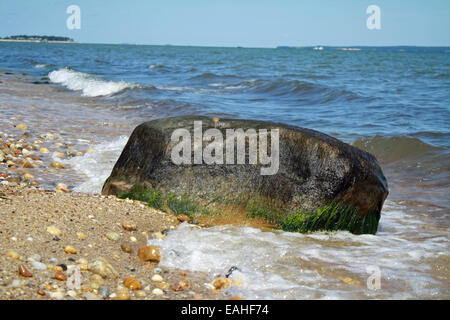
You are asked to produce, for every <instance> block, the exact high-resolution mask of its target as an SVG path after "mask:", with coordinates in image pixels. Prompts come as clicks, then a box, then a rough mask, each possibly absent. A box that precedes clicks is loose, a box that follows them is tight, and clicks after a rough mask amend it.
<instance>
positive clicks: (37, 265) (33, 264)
mask: <svg viewBox="0 0 450 320" xmlns="http://www.w3.org/2000/svg"><path fill="white" fill-rule="evenodd" d="M31 267H33V269H36V270H47V265H46V264H45V263H42V262H39V261H32V262H31Z"/></svg>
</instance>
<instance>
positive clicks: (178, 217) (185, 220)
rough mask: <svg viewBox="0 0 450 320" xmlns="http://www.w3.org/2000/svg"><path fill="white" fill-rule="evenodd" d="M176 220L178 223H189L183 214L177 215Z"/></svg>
mask: <svg viewBox="0 0 450 320" xmlns="http://www.w3.org/2000/svg"><path fill="white" fill-rule="evenodd" d="M177 220H178V221H180V222H189V221H191V219H190V218H189V217H188V216H187V215H185V214H179V215H177Z"/></svg>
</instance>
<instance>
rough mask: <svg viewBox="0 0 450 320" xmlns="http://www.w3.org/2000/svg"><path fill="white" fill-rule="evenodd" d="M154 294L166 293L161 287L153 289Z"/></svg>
mask: <svg viewBox="0 0 450 320" xmlns="http://www.w3.org/2000/svg"><path fill="white" fill-rule="evenodd" d="M152 294H153V295H155V296H162V295H163V294H164V291H162V290H161V289H159V288H156V289H153V291H152Z"/></svg>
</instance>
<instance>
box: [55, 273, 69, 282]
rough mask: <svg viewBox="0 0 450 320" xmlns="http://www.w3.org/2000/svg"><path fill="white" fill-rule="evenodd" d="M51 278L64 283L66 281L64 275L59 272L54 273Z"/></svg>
mask: <svg viewBox="0 0 450 320" xmlns="http://www.w3.org/2000/svg"><path fill="white" fill-rule="evenodd" d="M53 278H55V279H56V280H59V281H66V280H67V277H66V275H65V274H64V273H62V272H60V271H58V272H56V273H55V275H54V276H53Z"/></svg>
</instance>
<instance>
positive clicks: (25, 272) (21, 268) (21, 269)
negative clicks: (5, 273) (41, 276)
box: [19, 264, 33, 277]
mask: <svg viewBox="0 0 450 320" xmlns="http://www.w3.org/2000/svg"><path fill="white" fill-rule="evenodd" d="M19 274H20V275H21V276H22V277H32V276H33V275H32V274H31V272H30V271H28V270H27V268H25V266H24V265H23V264H21V265H20V266H19Z"/></svg>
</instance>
